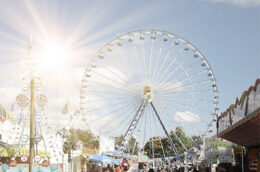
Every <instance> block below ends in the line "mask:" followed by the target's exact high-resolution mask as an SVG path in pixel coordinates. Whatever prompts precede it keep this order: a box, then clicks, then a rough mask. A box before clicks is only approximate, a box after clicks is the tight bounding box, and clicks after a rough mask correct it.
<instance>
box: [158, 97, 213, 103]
mask: <svg viewBox="0 0 260 172" xmlns="http://www.w3.org/2000/svg"><path fill="white" fill-rule="evenodd" d="M161 97H163V98H166V99H176V100H181V101H187V102H204V103H212V104H213V103H214V101H212V100H207V99H194V98H183V97H167V96H161Z"/></svg>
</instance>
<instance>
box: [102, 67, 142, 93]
mask: <svg viewBox="0 0 260 172" xmlns="http://www.w3.org/2000/svg"><path fill="white" fill-rule="evenodd" d="M102 65H103V66H104V68H105V69H106V70H108V71H109V72H111V73H112V74H113V76H115V77H117V78H119V79H120V80H121V81H123V83H127V82H128V81H129V80H130V78H129V76H127V75H125V74H124V73H123V72H122V73H123V74H124V76H125V77H126V79H123V78H122V77H121V76H120V75H118V74H116V73H115V72H114V71H113V70H111V69H110V68H109V67H108V66H107V65H105V64H102ZM116 69H118V70H119V68H118V67H117V68H116ZM123 83H121V85H123ZM124 87H127V88H129V89H130V90H132V88H131V87H129V86H128V85H124ZM135 88H138V87H137V85H135Z"/></svg>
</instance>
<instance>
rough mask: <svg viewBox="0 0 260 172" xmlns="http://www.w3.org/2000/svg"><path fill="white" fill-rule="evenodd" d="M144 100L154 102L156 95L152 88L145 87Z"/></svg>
mask: <svg viewBox="0 0 260 172" xmlns="http://www.w3.org/2000/svg"><path fill="white" fill-rule="evenodd" d="M143 98H144V99H145V100H147V101H149V102H152V101H153V98H154V94H153V92H152V90H151V87H150V86H145V87H144V94H143Z"/></svg>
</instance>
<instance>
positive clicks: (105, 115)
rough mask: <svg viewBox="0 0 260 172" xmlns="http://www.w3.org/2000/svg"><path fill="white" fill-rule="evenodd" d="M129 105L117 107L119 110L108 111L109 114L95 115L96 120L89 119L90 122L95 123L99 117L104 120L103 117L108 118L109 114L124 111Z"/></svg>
mask: <svg viewBox="0 0 260 172" xmlns="http://www.w3.org/2000/svg"><path fill="white" fill-rule="evenodd" d="M129 105H131V103H129V104H125V106H123V107H119V108H116V109H113V110H111V111H109V112H106V113H105V114H100V115H97V117H96V118H94V119H91V120H90V121H91V122H94V121H96V120H100V118H101V117H102V118H105V117H107V116H109V115H110V114H111V113H115V112H118V111H121V110H122V109H124V108H127V107H128V106H129ZM101 115H102V116H101Z"/></svg>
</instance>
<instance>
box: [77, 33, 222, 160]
mask: <svg viewBox="0 0 260 172" xmlns="http://www.w3.org/2000/svg"><path fill="white" fill-rule="evenodd" d="M218 98H219V97H218V89H217V85H216V79H215V76H214V74H213V70H212V68H211V66H210V65H209V63H208V61H207V59H206V58H205V56H203V54H202V53H201V52H200V51H199V50H198V49H197V48H196V47H195V46H193V45H192V44H191V43H190V42H189V41H188V40H185V39H183V38H182V37H180V36H178V35H175V34H172V33H169V32H166V31H160V30H138V31H133V32H129V33H126V34H123V35H120V36H117V37H116V38H115V39H113V40H111V41H109V42H108V43H107V44H105V46H104V47H102V48H101V49H100V50H99V51H98V54H97V56H96V57H94V58H93V59H91V61H90V63H89V65H88V66H87V68H86V70H85V74H84V77H83V80H82V84H81V90H80V100H81V101H80V103H81V111H82V115H83V117H84V119H87V123H88V125H89V127H90V128H91V130H92V131H94V132H100V131H101V132H109V133H111V134H112V135H114V136H120V135H123V141H122V142H121V144H120V148H121V151H124V150H125V149H126V147H127V144H128V141H129V139H130V138H131V137H135V138H136V140H138V143H139V146H140V147H142V146H144V145H145V143H146V142H147V141H149V139H150V138H153V137H156V136H158V137H159V138H162V137H165V138H167V139H168V140H169V142H170V146H171V148H172V150H173V151H174V154H175V155H176V156H180V154H179V152H178V150H177V148H176V146H175V144H176V143H174V142H173V141H172V139H171V137H170V132H171V133H174V130H175V128H176V127H177V126H181V127H182V128H183V129H184V130H185V132H187V133H188V134H189V135H199V136H202V137H205V136H206V135H208V134H210V133H212V132H213V129H211V127H212V125H213V122H214V121H216V119H215V118H216V111H217V110H218ZM178 141H179V142H180V143H181V144H182V145H183V147H185V146H184V144H183V141H181V139H179V138H178ZM185 149H186V148H185Z"/></svg>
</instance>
